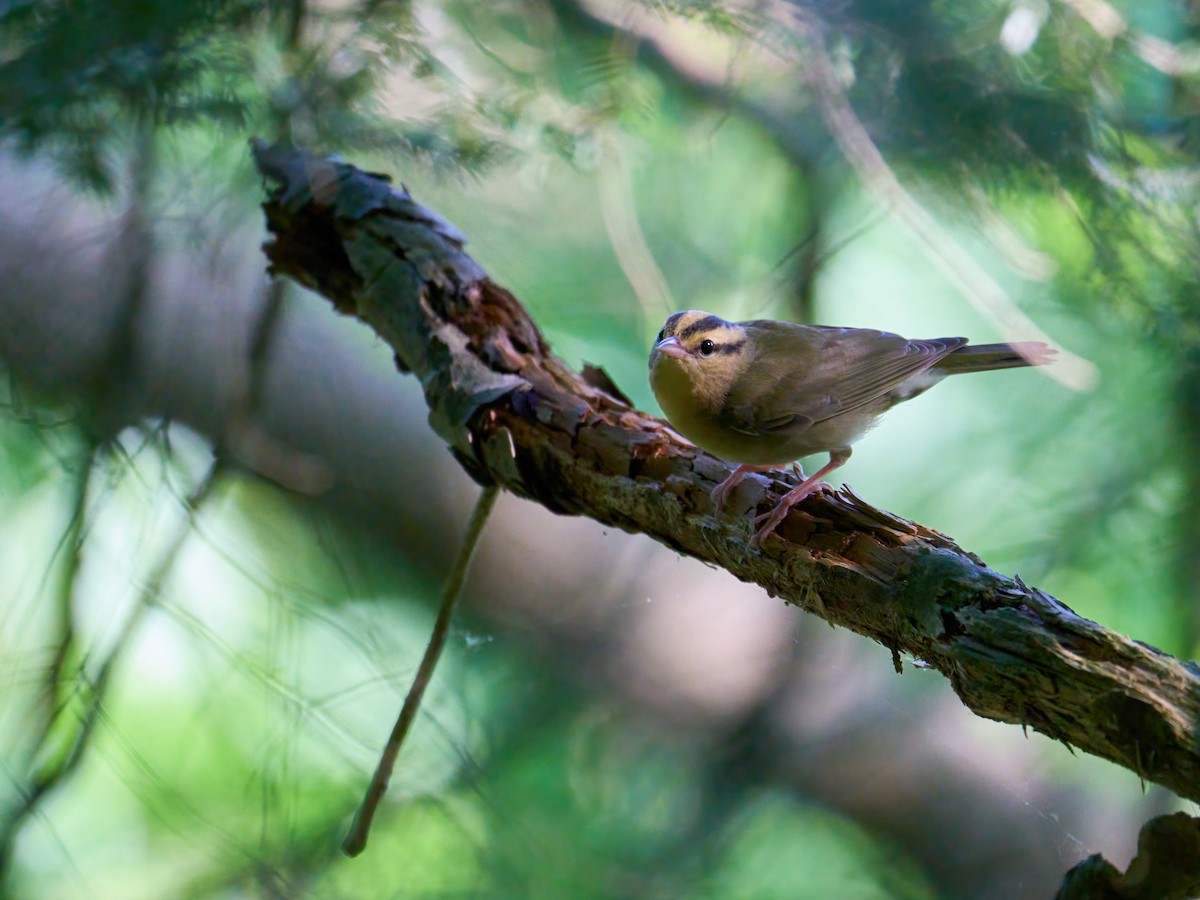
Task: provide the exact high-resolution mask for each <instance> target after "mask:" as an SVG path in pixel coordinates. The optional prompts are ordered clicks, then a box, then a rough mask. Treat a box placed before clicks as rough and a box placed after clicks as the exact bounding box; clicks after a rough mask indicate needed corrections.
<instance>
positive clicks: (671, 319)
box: [662, 312, 683, 335]
mask: <svg viewBox="0 0 1200 900" xmlns="http://www.w3.org/2000/svg"><path fill="white" fill-rule="evenodd" d="M682 318H683V313H681V312H677V313H672V314H671V315H669V316H667V321H666V324H664V325H663V327H662V330H663V334H665V335H673V334H675V326H676V325H678V324H679V320H680V319H682Z"/></svg>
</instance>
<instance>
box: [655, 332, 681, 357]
mask: <svg viewBox="0 0 1200 900" xmlns="http://www.w3.org/2000/svg"><path fill="white" fill-rule="evenodd" d="M654 349H655V350H657V351H658V352H659V353H661V354H662V355H663V356H670V357H672V358H674V359H683V358H684V357H685V356H687V355H688V352H687V351H686V350H685V349H683V345H682V344H680V343H679V338H677V337H669V338H663V339H662V340H661V341H659V342H658V343H657V344H655V345H654Z"/></svg>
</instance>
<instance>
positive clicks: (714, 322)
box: [667, 316, 729, 341]
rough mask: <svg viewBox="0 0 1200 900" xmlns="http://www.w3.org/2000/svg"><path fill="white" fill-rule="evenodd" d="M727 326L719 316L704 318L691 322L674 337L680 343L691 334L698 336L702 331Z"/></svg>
mask: <svg viewBox="0 0 1200 900" xmlns="http://www.w3.org/2000/svg"><path fill="white" fill-rule="evenodd" d="M667 321H668V322H669V321H671V320H670V319H668V320H667ZM728 324H729V323H728V322H726V321H725V320H724V319H722V318H721V317H720V316H705V317H704V318H703V319H698V320H697V321H695V322H693V323H692V324H691V325H689V326H688V327H687V328H685V329H683V331H681V332H679V333H678V334H676V335H675V336H676V337H677V338H679V339H680V340H681V341H682V340H685V339H686V338H690V337H691V336H692V335H693V334H699V333H700V332H702V331H712V330H713V329H714V328H720V327H721V326H723V325H728Z"/></svg>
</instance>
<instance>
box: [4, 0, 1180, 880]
mask: <svg viewBox="0 0 1200 900" xmlns="http://www.w3.org/2000/svg"><path fill="white" fill-rule="evenodd" d="M1196 15H1197V10H1196V7H1195V5H1194V4H1192V3H1186V2H1175V0H1172V2H1168V0H1138V2H1136V3H1135V2H1128V3H1123V4H1114V5H1111V6H1110V5H1108V4H1107V3H1105V2H1103V0H1086V2H1084V0H1011V2H993V0H965V2H959V3H938V2H927V0H912V2H906V3H894V2H886V0H861V2H798V0H795V2H787V0H775V2H770V0H768V2H757V0H756V2H751V0H745V2H738V0H727V2H713V0H689V2H670V3H665V2H651V0H644V2H634V0H630V2H610V0H495V2H491V3H471V2H455V0H428V2H398V0H396V2H389V0H327V2H317V0H273V2H272V0H207V2H204V3H179V2H177V0H0V197H3V202H0V375H2V376H3V377H2V378H0V384H2V387H0V398H2V399H0V767H2V770H3V778H2V779H0V895H3V896H9V897H15V898H57V897H64V898H65V897H72V898H74V897H97V898H159V897H197V898H206V897H330V898H340V897H354V898H359V897H363V898H372V897H399V898H406V897H430V896H438V897H446V896H472V897H482V896H487V897H538V898H560V897H561V898H567V897H570V898H577V897H578V898H583V897H597V898H607V897H621V898H625V897H655V898H658V897H662V898H674V897H688V898H690V897H696V898H714V900H716V898H774V897H778V898H807V897H821V898H826V897H829V898H889V897H904V898H935V897H938V898H941V897H945V898H969V897H980V898H1013V897H1049V896H1052V895H1053V893H1054V890H1055V887H1056V885H1057V884H1058V882H1059V881H1060V879H1061V877H1062V875H1063V873H1065V871H1066V870H1067V869H1069V868H1070V867H1071V866H1073V865H1074V864H1075V863H1077V862H1079V861H1080V860H1081V859H1083V858H1084V857H1086V856H1087V855H1089V854H1091V853H1103V854H1104V855H1105V856H1106V857H1107V858H1108V859H1109V860H1111V861H1112V862H1114V863H1115V864H1117V865H1118V866H1120V867H1122V868H1123V867H1124V866H1125V865H1126V863H1127V862H1128V860H1129V858H1130V856H1131V855H1132V853H1133V850H1134V846H1135V841H1136V833H1137V829H1138V827H1140V825H1141V823H1142V822H1143V821H1145V820H1146V819H1147V818H1149V817H1151V816H1153V815H1156V814H1159V813H1162V812H1167V811H1171V810H1174V809H1177V808H1186V809H1188V810H1189V811H1190V812H1193V813H1195V812H1196V810H1195V809H1194V805H1192V804H1181V803H1180V801H1178V800H1177V799H1175V798H1173V797H1172V796H1171V795H1170V794H1168V793H1167V792H1165V791H1162V790H1161V789H1158V788H1155V787H1154V786H1152V785H1143V784H1140V783H1139V781H1138V779H1137V778H1136V777H1135V776H1134V775H1132V774H1131V773H1129V772H1127V771H1125V770H1122V769H1118V768H1116V767H1113V766H1110V765H1108V764H1106V763H1103V762H1101V761H1099V760H1096V759H1093V758H1090V757H1085V756H1076V755H1073V754H1072V753H1071V752H1070V751H1069V749H1068V748H1065V747H1063V746H1061V745H1058V744H1055V743H1053V742H1051V741H1049V740H1047V739H1045V738H1043V737H1042V736H1040V735H1036V734H1032V733H1031V734H1029V735H1025V734H1023V733H1022V731H1021V729H1019V728H1014V727H1011V726H1002V725H998V724H996V723H992V722H988V721H984V720H981V719H979V718H977V717H975V716H973V715H971V714H970V713H969V712H967V711H966V710H965V709H964V708H963V707H962V705H961V704H960V703H959V702H958V700H957V698H956V697H955V696H954V695H953V693H952V692H951V690H950V688H949V685H948V684H947V683H946V681H945V680H944V679H943V678H942V677H941V676H940V675H937V674H935V673H930V672H927V671H924V670H922V669H921V668H919V667H917V666H914V665H913V663H912V661H911V660H909V661H908V664H907V665H906V666H905V671H904V674H903V675H902V676H899V677H897V675H896V674H895V672H894V671H893V668H892V662H891V658H890V654H889V652H888V651H887V650H886V649H885V648H882V647H879V646H876V645H874V644H872V643H870V642H868V641H866V640H864V639H862V638H859V637H857V636H855V635H852V634H849V633H845V632H841V631H834V630H832V629H830V628H829V627H828V626H827V625H826V624H825V623H824V622H822V621H820V620H819V619H815V618H812V617H810V616H807V615H805V614H803V613H801V612H799V611H798V610H796V609H793V608H789V607H786V606H784V605H783V604H782V603H781V602H779V601H778V600H775V599H771V598H769V597H767V596H766V595H765V594H764V593H763V592H762V591H761V590H759V589H757V588H755V587H753V586H749V585H744V584H740V583H738V582H736V581H735V580H734V579H733V578H731V577H730V576H728V575H727V574H726V573H724V572H722V571H717V570H713V569H710V568H707V567H705V566H703V565H700V564H698V563H696V562H694V561H692V560H688V559H683V558H680V557H678V556H676V555H675V554H673V553H671V552H669V551H667V550H666V549H664V548H663V547H660V546H658V545H657V544H655V543H653V542H652V541H650V540H649V539H647V538H644V537H641V536H637V535H627V534H624V533H619V532H614V531H611V530H608V529H605V528H601V527H600V526H598V525H596V524H595V523H593V522H591V521H586V520H580V519H568V518H561V517H556V516H554V515H552V514H550V513H548V512H547V511H545V510H544V509H542V508H540V507H538V506H536V505H534V504H532V503H528V502H524V501H521V500H518V499H515V498H513V497H507V496H502V497H501V499H500V502H499V504H498V507H497V511H496V513H495V516H494V518H493V519H492V521H491V522H490V524H489V525H488V528H487V530H486V533H485V536H484V539H483V544H482V548H481V553H480V555H479V557H478V558H477V560H476V565H475V567H474V570H473V572H472V574H471V577H470V580H469V582H468V586H467V593H466V596H465V598H464V604H463V607H462V608H461V610H460V613H459V615H458V617H457V620H456V626H455V629H454V631H453V634H452V636H451V640H450V646H449V649H448V652H447V654H446V657H445V658H444V659H443V662H442V665H441V668H440V669H439V671H438V672H437V674H436V676H435V679H434V682H433V685H432V688H431V691H430V693H429V695H428V696H427V698H426V702H425V706H424V708H423V710H422V713H421V716H420V718H419V720H418V722H417V726H416V729H415V732H414V734H413V735H412V737H411V739H410V742H409V744H408V745H407V746H406V747H405V749H404V752H403V754H402V756H401V759H400V762H399V766H398V768H397V772H396V777H395V778H394V781H393V785H392V789H391V791H390V793H389V794H388V796H387V798H386V800H385V802H384V805H383V808H382V810H381V813H380V816H379V818H378V819H377V820H376V824H375V829H374V832H373V834H372V836H371V841H370V844H369V847H368V849H367V851H366V853H365V854H364V855H363V856H362V857H360V858H358V859H355V860H348V859H345V858H343V857H342V856H341V855H340V854H339V851H338V847H339V845H340V842H341V839H342V836H343V834H344V833H345V829H346V827H347V826H348V824H349V821H350V818H351V816H352V814H353V811H354V809H355V807H356V806H357V804H358V802H359V800H360V797H361V794H362V791H363V790H364V788H365V786H366V783H367V779H368V778H369V775H370V772H371V770H372V768H373V766H374V764H375V761H376V759H377V757H378V753H379V751H380V749H381V747H382V745H383V743H384V741H385V739H386V736H387V733H388V731H389V729H390V727H391V723H392V720H393V718H394V716H395V714H396V711H397V710H398V708H399V705H400V703H401V700H402V698H403V696H404V693H405V691H406V690H407V688H408V685H409V682H410V680H411V677H412V674H413V672H414V670H415V668H416V665H417V662H418V661H419V659H420V655H421V652H422V650H423V648H424V642H425V640H426V639H427V636H428V633H429V628H430V625H431V623H432V619H433V612H434V607H435V604H436V598H437V595H438V591H439V587H440V584H441V580H442V578H443V577H444V575H445V573H446V571H447V569H448V567H449V565H450V560H451V558H452V555H453V553H454V551H455V548H456V547H457V544H458V542H459V539H460V536H461V533H462V529H463V527H464V525H465V522H466V519H467V516H468V514H469V510H470V506H471V504H472V502H473V499H474V497H475V496H476V494H477V488H476V486H475V485H474V484H473V483H472V482H471V481H470V480H469V479H468V478H467V477H466V476H465V475H464V474H463V473H462V472H461V470H460V469H459V468H458V467H457V465H456V464H455V463H454V461H453V460H452V458H451V457H450V455H449V454H448V453H447V452H446V450H445V448H444V447H443V446H442V445H441V444H440V443H439V442H438V441H437V440H436V439H435V438H434V437H433V435H432V432H431V431H430V430H429V429H428V427H427V425H426V423H425V407H424V402H423V399H422V396H421V393H420V388H419V385H417V384H416V382H415V380H414V379H413V378H411V377H410V376H403V375H400V374H399V373H397V372H396V371H395V369H394V366H393V363H392V359H391V354H390V353H389V351H388V348H387V347H386V346H385V345H384V344H383V343H382V342H381V341H379V340H378V339H377V338H375V337H374V336H373V334H371V333H370V332H369V331H368V330H367V329H366V328H365V327H364V326H362V325H360V324H359V323H357V322H355V321H353V320H349V319H345V318H339V317H337V316H336V315H335V314H334V312H333V310H332V308H331V306H330V305H329V303H328V302H326V301H325V300H323V299H322V298H320V297H316V296H314V295H312V294H309V293H306V292H305V291H303V290H301V289H299V288H297V287H296V286H295V285H292V284H288V283H281V282H280V283H273V282H272V281H270V280H269V279H268V277H267V275H266V273H265V260H264V257H263V255H262V253H261V251H260V249H259V248H260V245H261V243H262V242H263V240H264V238H265V235H264V230H263V225H262V216H261V212H260V210H259V207H258V204H259V202H260V200H261V199H262V188H261V184H260V183H259V180H258V178H257V177H256V175H255V172H254V170H253V166H252V163H251V160H250V158H249V153H248V145H247V141H248V139H249V138H250V137H251V136H254V135H258V136H262V137H264V138H267V139H281V138H286V139H291V140H293V141H295V142H297V143H300V144H302V145H304V146H306V147H308V148H310V149H313V150H316V151H319V152H330V153H340V154H342V155H343V156H344V157H346V158H347V159H348V160H350V161H352V162H354V163H356V164H358V165H360V166H363V167H365V168H368V169H371V170H374V171H382V172H387V173H390V174H391V175H393V176H394V177H395V179H396V180H397V181H403V182H404V183H405V184H407V185H408V186H409V187H410V189H411V190H412V191H413V193H414V195H415V196H416V198H417V199H418V200H419V201H420V202H422V203H424V204H426V205H428V206H430V207H431V208H432V209H435V210H437V211H439V212H440V213H442V214H443V215H445V216H446V217H447V218H449V219H450V220H451V221H453V222H454V223H455V224H456V225H457V226H459V227H460V228H461V229H462V230H463V231H465V233H466V234H467V235H468V236H469V238H470V248H471V250H472V252H473V253H474V255H475V256H476V258H477V259H478V260H479V261H480V262H481V263H482V265H483V266H484V267H485V268H486V269H487V270H488V271H489V272H490V274H491V275H492V277H493V278H494V279H495V280H496V281H498V282H499V283H501V284H503V285H505V286H507V287H508V288H510V289H511V290H512V291H513V292H514V293H515V294H516V295H517V296H518V297H519V298H520V299H521V300H522V301H523V302H524V303H525V304H526V305H527V306H528V308H529V309H530V311H531V312H532V314H533V316H534V318H535V319H536V320H537V322H538V323H539V324H540V325H541V326H542V327H543V328H544V329H545V332H546V334H547V336H548V338H549V339H550V341H551V342H552V344H553V345H554V347H555V348H556V350H557V352H558V353H559V354H560V355H561V356H563V357H564V358H565V359H566V360H568V361H569V362H570V363H572V364H573V365H579V364H581V363H582V362H583V361H585V360H586V361H588V362H591V363H595V364H598V365H601V366H603V367H604V368H605V369H606V370H607V371H608V373H609V374H610V375H611V376H612V377H613V379H614V380H615V381H616V383H617V384H618V385H619V386H620V387H621V388H622V389H623V390H624V391H625V392H626V393H628V394H629V396H630V397H632V398H633V399H634V401H635V402H636V403H637V404H638V405H639V406H641V407H642V408H645V409H651V410H653V409H655V407H654V405H653V400H652V398H651V395H650V392H649V389H648V386H647V384H646V380H645V360H646V355H647V352H648V347H649V342H650V340H651V338H652V336H653V335H654V333H655V332H656V331H657V330H658V328H659V327H660V325H661V321H662V319H663V318H664V317H665V315H666V314H667V313H668V312H670V311H672V310H674V309H686V308H701V309H707V310H710V311H712V312H716V313H719V314H721V315H723V316H725V317H727V318H735V319H736V318H749V317H777V318H788V319H793V320H797V321H818V322H823V323H826V324H837V325H858V326H870V327H879V328H885V329H888V330H893V331H898V332H900V333H903V334H906V335H908V336H912V337H938V336H949V335H959V334H961V335H965V336H969V337H970V338H972V339H973V340H975V341H989V340H999V339H1009V338H1029V337H1036V336H1037V334H1038V333H1039V331H1040V332H1044V333H1045V334H1047V335H1049V336H1050V337H1051V338H1053V339H1054V340H1055V341H1057V342H1059V343H1061V345H1063V347H1064V348H1065V349H1066V351H1069V354H1067V353H1064V357H1063V359H1064V362H1063V364H1062V365H1060V366H1058V367H1055V371H1052V372H1049V373H1044V372H1041V371H1038V372H1033V371H1025V372H1010V373H1003V374H1000V375H995V376H977V377H972V378H964V379H954V380H953V381H952V382H950V383H946V384H944V385H942V386H939V387H938V388H937V389H936V390H934V391H933V392H931V393H930V394H928V395H926V396H924V397H922V398H920V399H919V400H917V401H915V402H913V403H910V404H905V405H904V406H903V407H901V408H899V409H897V410H895V411H893V412H892V413H891V414H890V415H889V416H888V418H887V419H886V420H885V421H884V422H883V423H882V424H881V425H880V426H879V427H878V428H877V429H876V431H875V432H874V433H873V434H871V435H869V436H868V437H867V438H866V439H864V440H863V441H862V442H860V444H858V445H857V446H856V449H855V455H854V458H853V460H852V461H851V462H850V463H849V464H848V465H847V466H846V467H845V468H844V469H842V470H840V471H839V473H838V475H839V476H843V477H844V478H845V479H846V481H847V482H849V483H850V484H852V485H853V486H854V488H855V490H856V491H857V492H858V493H860V494H861V495H862V496H863V497H865V498H866V499H867V500H868V501H869V502H871V503H873V504H875V505H878V506H879V507H881V508H883V509H887V510H890V511H892V512H894V513H896V514H898V515H902V516H905V517H907V518H911V519H914V520H917V521H920V522H922V523H923V524H926V525H929V526H932V527H934V528H937V529H939V530H942V531H944V532H945V533H947V534H949V535H952V536H953V537H954V538H955V539H956V540H958V541H959V542H960V543H961V544H962V546H964V547H965V548H967V549H969V550H971V551H973V552H975V553H978V554H979V555H980V556H982V557H983V558H984V559H985V560H986V561H987V562H988V563H989V564H990V565H992V566H993V567H995V568H996V569H998V570H999V571H1001V572H1004V573H1006V574H1012V573H1019V574H1020V575H1021V576H1022V577H1023V578H1024V579H1025V580H1026V581H1027V582H1029V583H1031V584H1035V585H1037V586H1039V587H1041V588H1044V589H1045V590H1048V591H1050V592H1051V593H1053V594H1055V595H1056V596H1058V597H1059V598H1061V599H1062V600H1063V601H1064V602H1066V603H1067V604H1068V605H1070V606H1071V607H1072V608H1074V609H1075V610H1076V611H1077V612H1079V613H1080V614H1082V615H1084V616H1087V617H1089V618H1092V619H1095V620H1097V621H1099V622H1101V623H1103V624H1104V625H1106V626H1108V627H1110V628H1113V629H1116V630H1118V631H1121V632H1124V633H1127V634H1130V635H1132V636H1133V637H1136V638H1138V639H1139V640H1142V641H1145V642H1147V643H1150V644H1154V645H1156V646H1158V647H1161V648H1163V649H1164V650H1166V651H1168V652H1170V653H1173V654H1176V655H1179V656H1182V657H1184V658H1192V657H1193V656H1194V655H1195V653H1196V647H1197V642H1198V640H1200V608H1198V606H1197V589H1196V584H1197V580H1198V578H1200V515H1198V514H1197V510H1198V509H1200V503H1198V499H1200V456H1198V453H1200V451H1198V450H1197V447H1198V443H1200V377H1198V375H1200V297H1198V296H1197V294H1198V291H1197V278H1196V263H1197V253H1198V251H1200V234H1198V231H1197V217H1196V212H1197V208H1196V199H1197V173H1198V170H1197V143H1196V140H1197V137H1198V136H1200V135H1198V133H1197V125H1198V121H1197V117H1196V111H1197V105H1198V102H1200V97H1198V96H1197V92H1196V87H1197V81H1196V79H1197V73H1198V72H1200V55H1198V54H1200V50H1198V49H1197V44H1196V41H1197V38H1198V37H1200V30H1198V28H1197V20H1196ZM1049 376H1055V377H1049Z"/></svg>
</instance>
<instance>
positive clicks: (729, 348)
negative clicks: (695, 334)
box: [716, 341, 746, 353]
mask: <svg viewBox="0 0 1200 900" xmlns="http://www.w3.org/2000/svg"><path fill="white" fill-rule="evenodd" d="M745 345H746V342H745V341H734V342H733V343H732V344H717V349H716V352H717V353H737V352H738V351H740V350H741V349H742V347H744V346H745Z"/></svg>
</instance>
